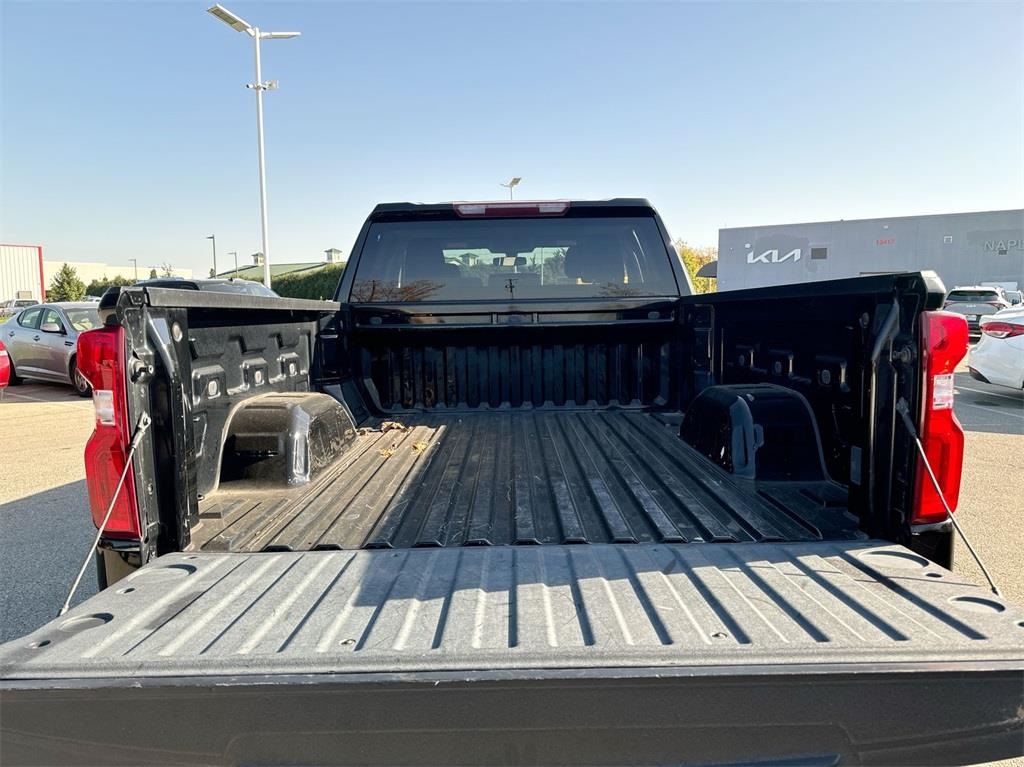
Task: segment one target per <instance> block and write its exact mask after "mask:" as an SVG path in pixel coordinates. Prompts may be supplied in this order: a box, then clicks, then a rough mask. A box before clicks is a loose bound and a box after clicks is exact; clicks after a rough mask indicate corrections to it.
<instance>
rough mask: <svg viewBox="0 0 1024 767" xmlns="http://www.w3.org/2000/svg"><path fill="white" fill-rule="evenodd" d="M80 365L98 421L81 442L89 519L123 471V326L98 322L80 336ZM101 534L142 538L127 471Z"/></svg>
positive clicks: (126, 431)
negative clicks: (104, 325)
mask: <svg viewBox="0 0 1024 767" xmlns="http://www.w3.org/2000/svg"><path fill="white" fill-rule="evenodd" d="M78 370H79V371H80V372H81V373H82V375H84V376H85V377H86V379H88V381H89V383H90V384H91V385H92V403H93V407H94V409H95V411H96V425H95V427H94V428H93V432H92V436H91V437H89V441H88V442H87V443H86V445H85V484H86V486H87V487H88V489H89V506H90V508H91V509H92V521H93V523H94V524H95V525H96V527H97V528H98V527H99V526H100V525H101V524H102V523H103V517H104V516H105V515H106V513H107V507H108V506H109V505H110V499H111V497H112V496H113V494H114V490H115V488H116V487H117V482H118V480H119V479H120V478H121V472H122V471H124V466H125V457H126V455H127V453H128V446H129V444H130V442H131V428H130V427H129V424H128V402H127V392H126V390H125V382H126V380H127V374H126V371H125V337H124V328H120V327H102V328H96V329H95V330H89V331H86V332H85V333H82V334H81V335H79V336H78ZM104 535H107V536H109V537H111V538H131V539H136V540H137V539H140V538H141V537H142V532H141V525H140V523H139V506H138V500H137V496H136V494H135V477H134V476H133V474H132V472H131V471H129V472H128V475H127V476H126V477H125V481H124V486H123V487H122V488H121V492H120V493H119V494H118V497H117V501H116V503H115V504H114V509H113V511H112V512H111V514H110V519H109V520H108V521H107V526H106V528H105V531H104Z"/></svg>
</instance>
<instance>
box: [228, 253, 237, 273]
mask: <svg viewBox="0 0 1024 767" xmlns="http://www.w3.org/2000/svg"><path fill="white" fill-rule="evenodd" d="M228 255H229V256H234V257H235V274H234V277H235V279H238V251H237V250H231V251H228Z"/></svg>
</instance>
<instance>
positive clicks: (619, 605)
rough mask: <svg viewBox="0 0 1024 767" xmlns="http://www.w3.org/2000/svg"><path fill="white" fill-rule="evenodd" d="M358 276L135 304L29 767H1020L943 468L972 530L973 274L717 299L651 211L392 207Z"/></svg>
mask: <svg viewBox="0 0 1024 767" xmlns="http://www.w3.org/2000/svg"><path fill="white" fill-rule="evenodd" d="M352 254H353V255H352V258H351V260H350V261H349V266H348V268H347V269H346V271H345V272H344V275H343V277H342V278H341V282H340V285H339V287H338V292H337V295H336V299H337V300H336V302H326V301H305V300H293V299H274V298H266V297H261V296H250V295H223V294H210V293H203V292H195V291H182V290H173V289H166V288H154V287H146V286H141V287H127V288H123V289H121V290H120V292H119V293H117V294H111V295H109V296H107V297H105V300H104V303H103V305H102V307H101V310H102V311H103V313H104V314H105V324H104V326H103V327H102V328H99V329H96V330H93V331H90V332H88V333H84V334H83V335H82V337H81V339H80V341H79V358H80V360H81V362H80V368H81V370H82V371H83V373H84V374H85V375H86V376H88V377H89V380H90V382H91V384H92V386H93V389H94V395H93V396H94V404H95V409H96V426H95V432H94V434H93V435H92V437H91V438H90V440H89V442H88V445H87V447H86V450H85V456H86V467H87V474H88V480H87V485H88V491H89V499H90V504H91V508H92V513H93V518H94V521H95V522H96V524H97V526H98V527H100V528H101V530H102V532H101V535H100V539H99V540H100V543H99V548H98V551H97V553H96V556H97V569H98V572H99V578H100V585H101V587H103V590H102V591H101V592H100V593H99V594H98V595H96V596H95V597H92V598H90V599H88V600H86V601H85V602H83V603H82V604H80V605H78V606H76V607H75V608H73V609H72V610H71V611H70V612H68V613H66V614H65V615H63V616H61V617H60V618H58V619H56V620H55V621H53V622H51V623H49V624H47V625H44V626H42V627H41V628H39V629H38V630H37V631H35V632H33V633H32V634H30V635H28V636H26V637H24V638H22V639H19V640H16V641H14V642H11V643H8V644H6V645H4V646H3V647H2V648H0V693H2V696H3V716H2V717H0V736H2V744H3V760H4V763H5V764H54V763H64V764H97V763H103V764H225V763H227V764H276V765H281V764H364V765H365V764H374V765H376V764H403V765H412V764H463V765H483V764H488V765H490V764H494V765H498V764H500V765H505V764H560V765H574V764H580V765H583V764H589V765H598V764H602V765H603V764H626V763H629V764H692V763H700V764H727V763H728V764H751V763H756V764H799V765H805V766H807V765H833V764H839V763H844V764H846V763H849V764H869V763H870V764H963V763H969V762H977V761H982V760H987V759H995V758H1003V757H1007V756H1012V755H1014V754H1019V753H1020V752H1021V750H1022V737H1024V611H1022V610H1021V609H1020V608H1018V607H1016V606H1013V605H1011V604H1007V603H1006V602H1005V601H1003V600H1002V599H1001V598H999V597H997V596H994V595H993V594H991V593H989V592H988V591H986V590H984V589H982V588H980V587H978V586H976V585H974V584H972V583H970V582H968V581H967V580H965V579H964V578H963V577H962V576H959V575H956V574H954V573H953V572H951V571H950V569H949V568H950V567H951V564H952V553H953V546H952V531H951V528H950V522H949V516H948V513H947V512H946V510H945V508H944V506H943V503H942V498H941V497H940V496H939V494H938V493H937V492H936V489H935V486H934V485H933V483H932V482H931V480H930V478H929V476H928V473H927V472H926V470H925V468H924V463H923V462H922V461H921V460H920V457H919V455H918V453H917V452H916V448H915V442H914V439H915V436H916V437H919V438H920V440H921V442H922V444H923V446H924V450H925V451H926V454H927V455H928V457H929V465H930V466H931V468H932V469H933V470H934V473H935V477H936V482H937V484H938V485H939V487H941V489H942V493H943V496H944V497H945V499H946V500H947V501H948V502H949V504H950V505H951V506H952V507H955V505H956V499H957V495H958V492H959V482H960V473H961V463H962V459H963V444H964V442H963V432H962V430H961V429H960V426H959V424H958V423H957V421H956V418H955V416H954V415H953V411H952V397H953V376H952V374H953V369H954V367H955V366H956V364H957V363H958V362H959V360H960V359H961V358H962V357H963V355H964V353H965V350H966V344H967V327H966V324H965V322H964V320H963V317H961V316H958V315H952V314H949V313H945V312H942V311H940V310H939V309H940V307H941V306H942V301H943V297H944V289H943V286H942V284H941V282H940V281H939V280H938V278H937V277H936V276H935V275H934V274H932V273H927V272H926V273H912V274H893V275H881V276H871V277H865V278H860V279H852V280H841V281H835V282H818V283H814V284H813V285H791V286H782V287H774V288H766V289H756V290H747V291H738V292H727V293H721V294H711V295H693V294H692V289H691V287H690V281H689V279H688V277H687V276H686V273H685V271H684V269H683V268H682V266H681V264H680V262H679V259H678V257H677V256H676V254H675V251H674V249H673V247H672V244H671V241H670V239H669V236H668V234H667V232H666V230H665V227H664V225H663V223H662V221H661V219H660V218H659V217H658V215H657V213H656V212H655V211H654V209H653V208H652V207H651V205H650V204H649V203H648V202H647V201H645V200H637V199H618V200H610V201H601V202H566V201H553V202H540V203H537V202H505V203H500V204H499V203H450V204H438V205H420V204H408V203H402V204H387V205H380V206H378V207H377V208H376V209H375V210H374V211H373V213H372V214H371V215H370V217H369V219H368V221H367V222H366V224H365V226H364V227H363V229H362V231H361V233H360V235H359V237H358V240H357V242H356V245H355V247H354V249H353V251H352ZM904 415H907V416H908V417H907V418H906V419H905V418H904ZM911 427H912V428H911Z"/></svg>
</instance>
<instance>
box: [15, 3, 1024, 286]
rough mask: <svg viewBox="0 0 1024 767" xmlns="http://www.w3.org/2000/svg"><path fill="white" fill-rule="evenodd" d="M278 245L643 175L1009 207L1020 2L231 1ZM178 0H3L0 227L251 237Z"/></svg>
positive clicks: (679, 181) (824, 205)
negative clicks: (418, 210) (397, 215)
mask: <svg viewBox="0 0 1024 767" xmlns="http://www.w3.org/2000/svg"><path fill="white" fill-rule="evenodd" d="M224 4H225V5H226V6H227V7H228V8H230V9H231V10H232V11H234V12H235V13H237V14H238V15H239V16H241V17H243V18H244V19H246V20H247V21H249V22H250V23H252V24H254V25H258V26H260V27H261V28H263V29H264V30H272V31H292V30H296V31H300V32H301V33H302V36H301V37H300V38H297V39H293V40H271V41H265V42H264V44H263V74H264V79H266V80H270V79H276V80H278V81H279V82H280V88H279V89H278V90H276V91H273V92H269V93H268V94H267V95H266V97H265V125H266V151H267V169H268V170H267V174H268V190H269V191H268V197H269V210H270V243H271V248H270V250H271V255H272V260H273V261H275V262H295V261H316V260H322V259H323V251H324V250H326V249H327V248H331V247H337V248H340V249H342V250H343V251H344V252H345V253H346V254H347V253H348V252H349V250H350V248H351V246H352V244H353V242H354V240H355V237H356V235H357V233H358V231H359V227H360V226H361V224H362V221H363V220H364V219H365V217H366V215H367V214H368V213H369V212H370V210H371V209H372V208H373V206H374V205H375V204H377V203H378V202H395V201H414V202H436V201H443V200H477V199H500V198H502V197H503V196H504V195H505V194H506V191H505V190H504V189H502V188H501V187H499V185H498V184H499V182H501V181H507V180H508V179H509V178H511V177H512V176H521V177H522V178H523V181H522V184H521V186H520V187H519V188H518V190H517V196H518V197H520V198H523V199H548V198H573V199H603V198H608V197H646V198H648V199H649V200H651V201H652V202H653V203H654V205H655V206H656V207H657V208H658V210H659V211H660V213H661V214H662V217H663V218H664V219H665V222H666V225H667V226H668V229H669V231H670V233H671V234H672V236H673V237H675V238H679V239H683V240H686V241H688V242H690V243H693V244H697V245H715V244H716V243H717V238H718V234H717V233H718V229H719V228H720V227H725V226H748V225H758V224H775V223H789V222H799V221H816V220H833V219H840V218H843V219H852V218H864V217H876V216H877V217H883V216H903V215H915V214H923V213H944V212H959V211H972V210H992V209H1006V208H1016V207H1021V205H1022V203H1024V156H1022V154H1024V150H1022V142H1024V138H1022V137H1024V117H1022V115H1024V103H1022V99H1024V95H1022V93H1024V88H1022V78H1024V42H1022V41H1024V35H1022V31H1024V3H1021V2H1015V3H993V4H986V3H980V2H979V3H966V4H954V3H909V2H907V3H895V4H883V3H864V4H859V3H841V2H829V3H811V4H800V3H782V4H772V3H752V4H744V3H714V4H702V3H686V2H672V3H641V2H630V3H622V4H620V3H611V2H600V3H598V2H561V3H558V2H552V3H544V4H531V3H525V2H509V3H492V2H475V3H469V2H463V3H438V2H417V3H411V4H410V3H398V2H374V3H355V2H315V3H301V2H287V3H283V2H276V3H275V2H261V3H256V2H235V1H234V0H225V2H224ZM205 9H206V4H205V3H202V2H199V3H195V2H184V1H180V2H178V1H173V2H129V3H119V2H101V3H93V2H69V3H56V2H11V1H10V0H0V242H6V243H12V242H13V243H33V244H36V243H38V244H42V245H43V247H44V249H45V251H44V252H45V255H46V258H48V259H53V260H68V261H105V262H108V263H111V264H126V263H127V260H128V259H129V258H138V259H139V264H140V266H141V265H142V264H145V265H147V266H155V265H159V264H164V263H170V264H172V265H173V266H176V267H187V268H192V269H194V270H195V271H196V273H197V274H200V273H205V272H206V271H207V270H208V269H209V267H210V266H211V253H210V241H209V240H207V239H206V237H207V235H210V234H216V237H217V245H218V251H219V255H220V260H219V267H220V268H221V269H222V270H223V269H225V268H228V267H229V266H230V264H229V263H227V262H228V260H229V257H228V256H226V253H227V252H229V251H237V252H238V254H239V257H240V261H241V262H242V263H246V262H249V260H250V259H248V256H249V254H252V253H254V252H256V251H258V250H260V249H261V244H260V229H259V196H258V184H257V162H256V126H255V103H254V102H255V96H254V94H253V92H252V91H249V90H246V89H245V87H244V85H245V84H246V83H249V82H252V81H253V79H254V75H253V56H252V43H251V41H250V40H249V38H248V37H247V36H246V35H244V34H242V33H238V32H235V31H233V30H232V29H230V28H229V27H227V26H225V25H224V24H223V23H221V22H219V21H217V20H216V19H214V18H213V17H212V16H210V15H209V14H207V13H206V12H205Z"/></svg>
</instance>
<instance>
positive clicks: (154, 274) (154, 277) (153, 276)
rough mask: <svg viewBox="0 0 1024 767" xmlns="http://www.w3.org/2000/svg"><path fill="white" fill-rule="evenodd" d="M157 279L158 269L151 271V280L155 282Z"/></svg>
mask: <svg viewBox="0 0 1024 767" xmlns="http://www.w3.org/2000/svg"><path fill="white" fill-rule="evenodd" d="M156 277H157V275H156V269H150V270H149V279H151V280H155V279H156Z"/></svg>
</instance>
